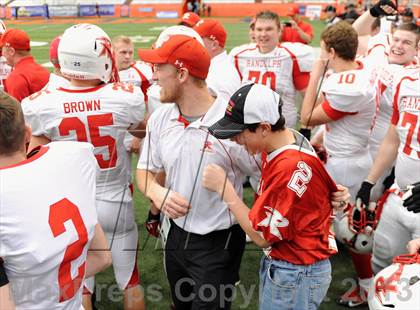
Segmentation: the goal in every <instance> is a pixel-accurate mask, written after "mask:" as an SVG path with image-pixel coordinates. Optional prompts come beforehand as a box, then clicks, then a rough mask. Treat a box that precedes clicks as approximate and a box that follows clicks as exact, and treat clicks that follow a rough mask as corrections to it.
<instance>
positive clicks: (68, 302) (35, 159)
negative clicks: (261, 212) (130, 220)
mask: <svg viewBox="0 0 420 310" xmlns="http://www.w3.org/2000/svg"><path fill="white" fill-rule="evenodd" d="M96 171H97V163H96V160H95V158H94V156H93V149H92V146H91V145H90V144H87V143H77V142H55V143H50V144H48V145H47V146H42V147H41V148H40V150H39V151H38V153H36V154H35V155H33V156H32V157H30V158H29V159H27V160H25V161H24V162H21V163H19V164H17V165H13V166H9V167H3V168H1V169H0V184H1V188H0V191H1V195H0V197H1V208H0V218H1V220H0V244H1V246H0V257H1V258H3V259H4V264H5V267H6V272H7V275H8V277H9V280H10V283H11V287H12V293H13V297H14V299H15V302H16V306H17V309H79V308H80V304H81V294H82V288H81V283H82V282H81V281H82V280H83V278H84V275H85V268H86V264H85V261H86V255H87V249H88V247H89V244H90V241H91V240H92V238H93V234H94V227H95V225H96V224H97V215H96V210H95V187H96V184H95V183H96V182H95V179H96V178H95V177H96Z"/></svg>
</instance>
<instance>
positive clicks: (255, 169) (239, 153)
mask: <svg viewBox="0 0 420 310" xmlns="http://www.w3.org/2000/svg"><path fill="white" fill-rule="evenodd" d="M229 153H230V156H232V159H233V161H234V163H235V164H236V166H237V167H238V168H239V170H241V172H242V173H243V174H244V175H246V176H249V177H251V178H252V179H254V180H259V179H260V177H261V158H256V157H254V156H251V155H249V153H248V152H247V151H246V150H245V148H244V147H243V146H240V145H239V144H236V143H234V142H232V144H231V148H230V150H229Z"/></svg>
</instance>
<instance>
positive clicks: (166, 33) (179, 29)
mask: <svg viewBox="0 0 420 310" xmlns="http://www.w3.org/2000/svg"><path fill="white" fill-rule="evenodd" d="M173 35H185V36H188V37H193V38H196V39H197V41H198V42H200V43H201V45H203V46H204V42H203V39H202V38H201V37H200V35H199V34H198V33H197V32H196V31H195V30H194V29H192V28H190V27H187V26H172V27H169V28H166V29H165V30H163V31H162V32H161V33H160V35H159V37H158V39H157V40H156V43H155V44H154V47H155V48H158V47H160V46H161V45H162V44H163V43H164V42H166V41H168V39H169V37H170V36H173Z"/></svg>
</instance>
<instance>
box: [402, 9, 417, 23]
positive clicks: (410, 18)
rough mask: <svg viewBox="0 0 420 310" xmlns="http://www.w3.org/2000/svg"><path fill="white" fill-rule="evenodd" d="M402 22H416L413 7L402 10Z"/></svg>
mask: <svg viewBox="0 0 420 310" xmlns="http://www.w3.org/2000/svg"><path fill="white" fill-rule="evenodd" d="M400 15H401V23H402V24H409V23H415V21H414V13H413V10H412V9H411V8H408V7H407V8H405V9H404V10H403V11H402V12H401V14H400Z"/></svg>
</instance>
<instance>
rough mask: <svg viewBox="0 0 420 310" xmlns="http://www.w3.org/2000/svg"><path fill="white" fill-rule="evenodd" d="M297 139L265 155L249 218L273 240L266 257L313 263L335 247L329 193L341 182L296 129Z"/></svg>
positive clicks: (263, 233)
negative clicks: (264, 162) (337, 181)
mask: <svg viewBox="0 0 420 310" xmlns="http://www.w3.org/2000/svg"><path fill="white" fill-rule="evenodd" d="M295 138H296V142H295V143H294V144H291V145H285V146H283V147H281V148H279V149H277V150H275V151H273V152H271V153H270V154H268V155H267V163H266V164H264V165H263V169H262V180H261V185H260V193H259V194H260V196H259V197H258V199H257V200H256V201H255V203H254V205H253V207H252V210H251V211H250V213H249V219H250V221H251V225H252V227H253V229H254V230H255V231H258V232H260V233H261V235H262V237H263V238H264V239H265V240H267V241H268V242H269V243H270V244H271V247H270V248H269V249H267V250H266V251H265V252H266V254H267V255H268V256H270V257H272V258H274V259H278V260H284V261H287V262H289V263H292V264H297V265H310V264H313V263H315V262H317V261H320V260H323V259H326V258H328V257H329V256H331V255H333V254H335V253H336V252H337V247H336V243H335V239H334V235H333V233H332V232H331V231H330V226H331V223H332V219H333V209H332V207H331V204H330V197H331V193H332V192H335V191H337V187H336V185H335V183H334V181H333V180H332V179H331V177H330V176H329V175H328V173H327V171H326V170H325V167H324V165H323V164H322V162H321V161H320V160H319V159H318V157H317V155H316V153H315V152H314V151H313V149H312V147H311V146H310V144H309V142H308V141H307V140H306V139H304V138H303V137H301V136H300V135H299V134H298V133H295ZM302 139H304V141H303V142H302Z"/></svg>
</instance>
